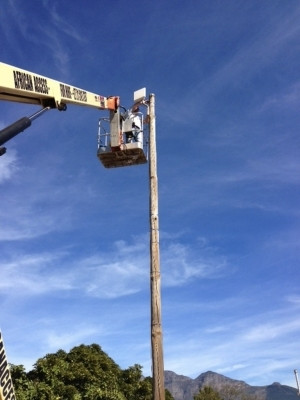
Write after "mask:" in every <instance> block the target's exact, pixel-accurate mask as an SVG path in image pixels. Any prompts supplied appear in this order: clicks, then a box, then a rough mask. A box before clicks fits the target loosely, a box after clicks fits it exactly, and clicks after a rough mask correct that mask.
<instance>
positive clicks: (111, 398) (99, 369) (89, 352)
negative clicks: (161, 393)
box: [11, 344, 173, 400]
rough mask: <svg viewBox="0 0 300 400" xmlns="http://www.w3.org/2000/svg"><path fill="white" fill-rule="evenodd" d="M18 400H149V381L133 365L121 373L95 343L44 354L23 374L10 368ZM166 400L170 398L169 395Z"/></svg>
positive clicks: (150, 393)
mask: <svg viewBox="0 0 300 400" xmlns="http://www.w3.org/2000/svg"><path fill="white" fill-rule="evenodd" d="M11 375H12V379H13V382H14V386H15V391H16V397H17V399H18V400H151V399H152V379H151V378H143V376H142V367H141V366H140V365H138V364H135V365H134V366H132V367H129V368H127V369H124V370H122V369H121V368H120V367H119V366H118V365H117V364H116V363H115V362H114V361H113V360H112V359H111V358H110V357H109V356H108V355H107V354H106V353H105V352H104V351H103V350H102V349H101V347H100V346H99V345H98V344H92V345H80V346H77V347H74V348H73V349H71V350H70V351H69V353H67V352H65V351H64V350H58V351H57V352H56V353H54V354H47V355H46V356H45V357H43V358H40V359H38V360H37V362H36V363H35V364H34V368H33V370H31V371H29V372H26V371H25V368H24V367H23V366H22V365H12V366H11ZM166 399H167V400H172V399H173V397H172V396H171V395H170V393H169V392H168V393H167V394H166Z"/></svg>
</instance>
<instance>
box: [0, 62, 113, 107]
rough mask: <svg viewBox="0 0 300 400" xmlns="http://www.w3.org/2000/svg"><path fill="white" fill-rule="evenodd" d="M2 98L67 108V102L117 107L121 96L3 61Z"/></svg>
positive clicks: (1, 65) (0, 90) (1, 67)
mask: <svg viewBox="0 0 300 400" xmlns="http://www.w3.org/2000/svg"><path fill="white" fill-rule="evenodd" d="M0 100H9V101H16V102H21V103H30V104H39V105H41V106H42V107H50V108H58V109H59V110H64V109H65V107H66V105H67V104H76V105H80V106H87V107H94V108H98V109H100V110H115V109H116V108H117V106H118V102H119V97H116V96H113V97H105V96H101V95H99V94H96V93H91V92H88V91H86V90H83V89H79V88H77V87H75V86H71V85H69V84H66V83H62V82H59V81H55V80H53V79H50V78H47V77H45V76H42V75H38V74H35V73H33V72H29V71H26V70H24V69H20V68H17V67H13V66H12V65H8V64H4V63H0Z"/></svg>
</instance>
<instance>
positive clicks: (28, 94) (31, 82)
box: [0, 62, 147, 168]
mask: <svg viewBox="0 0 300 400" xmlns="http://www.w3.org/2000/svg"><path fill="white" fill-rule="evenodd" d="M138 92H140V91H138ZM143 93H144V92H143ZM0 100H6V101H13V102H19V103H27V104H36V105H40V106H41V107H42V109H41V110H40V111H38V112H37V113H35V114H33V115H32V116H29V117H23V118H21V119H19V120H18V121H16V122H14V123H13V124H11V125H9V126H8V127H6V128H4V129H2V130H1V131H0V146H2V145H3V144H4V143H6V142H7V141H8V140H10V139H12V138H13V137H14V136H16V135H17V134H18V133H20V132H23V131H24V130H25V129H27V128H28V127H29V126H30V125H31V122H32V121H33V120H35V119H36V118H38V117H39V116H41V115H42V114H43V113H44V112H45V111H47V110H50V109H58V110H60V111H65V110H66V109H67V105H68V104H73V105H79V106H85V107H92V108H96V109H99V110H109V112H110V117H109V124H110V131H111V132H110V133H109V134H108V135H109V136H110V141H109V143H106V146H105V148H104V146H102V145H101V146H98V153H97V155H98V157H99V159H100V161H101V162H102V163H103V165H104V166H105V167H107V168H110V167H118V166H126V165H133V164H140V163H144V162H146V161H147V160H146V157H145V155H144V149H143V141H141V140H139V141H136V143H138V144H137V145H132V144H131V143H130V145H129V146H126V140H125V139H124V137H125V136H124V135H125V132H124V131H123V121H124V122H125V120H126V119H127V120H128V119H129V120H132V114H133V115H134V116H136V117H137V118H139V116H138V115H136V114H135V112H131V114H130V115H127V116H126V117H124V116H122V115H121V113H120V98H119V97H118V96H110V97H105V96H102V95H99V94H96V93H91V92H89V91H87V90H84V89H79V88H77V87H75V86H72V85H69V84H66V83H63V82H60V81H56V80H53V79H51V78H47V77H44V76H42V75H38V74H35V73H33V72H29V71H26V70H23V69H20V68H17V67H14V66H12V65H8V64H4V63H1V62H0ZM144 100H145V96H142V97H141V96H139V98H138V102H136V103H135V106H134V108H133V109H134V110H138V104H144ZM130 111H132V110H130ZM124 126H127V127H128V123H127V124H126V123H124ZM127 129H128V128H127ZM134 129H135V124H132V128H131V129H130V130H132V131H134ZM140 131H141V132H142V127H141V126H140ZM126 133H127V134H128V132H126ZM129 133H130V132H129ZM128 136H130V135H127V137H128ZM140 137H141V136H140ZM100 147H101V148H100ZM128 147H130V149H129V148H128ZM129 150H130V151H129ZM5 152H6V149H5V147H0V155H3V154H4V153H5ZM112 153H114V154H112ZM120 160H122V162H120Z"/></svg>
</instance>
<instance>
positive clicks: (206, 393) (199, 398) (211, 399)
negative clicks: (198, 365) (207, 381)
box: [194, 386, 223, 400]
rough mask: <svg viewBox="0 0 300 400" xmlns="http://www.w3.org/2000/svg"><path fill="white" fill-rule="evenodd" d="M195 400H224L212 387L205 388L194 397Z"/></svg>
mask: <svg viewBox="0 0 300 400" xmlns="http://www.w3.org/2000/svg"><path fill="white" fill-rule="evenodd" d="M194 400H223V399H222V397H221V396H220V395H219V393H218V392H216V391H215V390H214V389H213V388H211V387H210V386H204V387H203V388H201V389H200V391H199V393H198V394H196V395H195V396H194Z"/></svg>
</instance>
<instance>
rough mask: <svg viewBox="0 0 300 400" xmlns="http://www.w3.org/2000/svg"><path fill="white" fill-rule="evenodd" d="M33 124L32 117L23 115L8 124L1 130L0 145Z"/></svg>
mask: <svg viewBox="0 0 300 400" xmlns="http://www.w3.org/2000/svg"><path fill="white" fill-rule="evenodd" d="M30 125H31V119H30V118H28V117H23V118H21V119H19V120H18V121H16V122H14V123H13V124H11V125H9V126H7V127H6V128H4V129H2V130H1V131H0V146H2V144H4V143H6V142H7V141H8V140H10V139H12V138H13V137H14V136H16V135H17V134H18V133H21V132H23V131H24V130H25V129H27V128H29V126H30Z"/></svg>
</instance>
